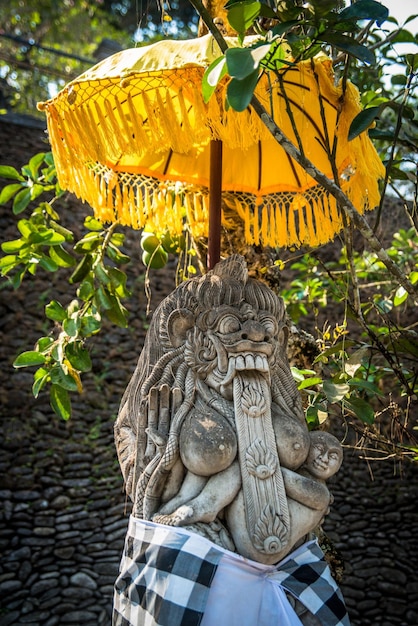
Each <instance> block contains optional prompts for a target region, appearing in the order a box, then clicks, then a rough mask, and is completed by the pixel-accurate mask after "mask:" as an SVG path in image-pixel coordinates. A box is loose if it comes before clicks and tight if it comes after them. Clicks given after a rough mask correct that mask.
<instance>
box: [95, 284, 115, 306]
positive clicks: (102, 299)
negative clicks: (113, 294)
mask: <svg viewBox="0 0 418 626" xmlns="http://www.w3.org/2000/svg"><path fill="white" fill-rule="evenodd" d="M95 299H96V301H97V305H98V307H99V308H100V309H103V310H104V311H106V310H107V309H110V308H111V306H112V302H111V300H110V294H109V291H108V290H107V289H106V288H105V287H103V286H102V285H100V287H99V288H98V289H96V298H95Z"/></svg>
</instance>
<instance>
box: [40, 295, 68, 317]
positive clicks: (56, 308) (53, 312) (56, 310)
mask: <svg viewBox="0 0 418 626" xmlns="http://www.w3.org/2000/svg"><path fill="white" fill-rule="evenodd" d="M45 315H46V316H47V318H48V319H50V320H54V321H55V322H62V321H63V320H65V319H66V318H67V311H66V310H65V309H64V307H63V306H62V304H60V303H59V302H57V300H51V302H50V303H49V304H47V305H46V307H45Z"/></svg>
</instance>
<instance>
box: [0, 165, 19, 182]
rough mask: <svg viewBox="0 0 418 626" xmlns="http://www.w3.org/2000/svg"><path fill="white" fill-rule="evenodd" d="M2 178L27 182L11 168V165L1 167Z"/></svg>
mask: <svg viewBox="0 0 418 626" xmlns="http://www.w3.org/2000/svg"><path fill="white" fill-rule="evenodd" d="M0 177H1V178H9V179H11V180H21V181H24V180H25V179H24V178H23V176H21V175H20V174H19V172H18V171H17V169H15V168H14V167H11V166H10V165H0Z"/></svg>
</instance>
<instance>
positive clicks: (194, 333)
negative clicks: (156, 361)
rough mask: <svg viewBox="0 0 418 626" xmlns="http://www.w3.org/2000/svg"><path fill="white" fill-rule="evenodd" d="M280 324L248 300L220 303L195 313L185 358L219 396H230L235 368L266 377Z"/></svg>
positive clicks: (271, 362) (272, 359)
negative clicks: (247, 301) (258, 373)
mask: <svg viewBox="0 0 418 626" xmlns="http://www.w3.org/2000/svg"><path fill="white" fill-rule="evenodd" d="M279 335H280V333H279V326H278V323H277V321H276V319H275V318H274V317H273V316H272V315H271V314H270V313H268V312H267V311H257V310H255V309H254V308H253V307H252V306H251V305H250V304H248V303H246V302H243V303H242V304H241V305H240V306H230V305H221V306H218V307H214V308H213V309H211V310H208V311H204V312H202V313H200V314H199V315H198V316H197V319H196V322H195V326H194V327H193V328H191V329H190V330H189V332H188V333H187V338H186V346H185V360H186V362H187V364H188V365H189V366H190V367H191V368H192V369H193V370H194V371H195V372H196V374H197V375H198V376H199V378H201V379H202V380H204V381H205V382H206V384H208V385H209V386H210V387H212V388H214V389H216V390H217V391H219V392H220V393H221V394H222V396H224V397H225V398H227V399H229V400H231V399H232V381H233V379H234V376H235V374H236V373H237V372H242V371H245V370H247V371H248V370H255V371H257V372H261V373H262V374H263V375H264V376H266V377H267V378H269V376H270V368H271V367H272V365H273V363H274V354H275V349H276V346H277V344H278V340H279Z"/></svg>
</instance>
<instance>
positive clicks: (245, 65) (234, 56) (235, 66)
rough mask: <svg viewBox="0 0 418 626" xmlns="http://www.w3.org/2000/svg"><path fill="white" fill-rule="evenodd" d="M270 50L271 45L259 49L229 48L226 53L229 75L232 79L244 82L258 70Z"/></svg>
mask: <svg viewBox="0 0 418 626" xmlns="http://www.w3.org/2000/svg"><path fill="white" fill-rule="evenodd" d="M269 50H270V45H269V44H268V45H263V46H258V47H257V48H251V49H250V48H228V50H227V51H226V53H225V58H226V64H227V67H228V73H229V75H230V76H231V77H232V78H237V79H238V80H243V79H244V78H247V76H250V74H252V73H253V72H254V70H256V69H257V68H258V67H259V65H260V61H261V60H262V59H263V58H264V57H265V55H266V54H267V53H268V51H269Z"/></svg>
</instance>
